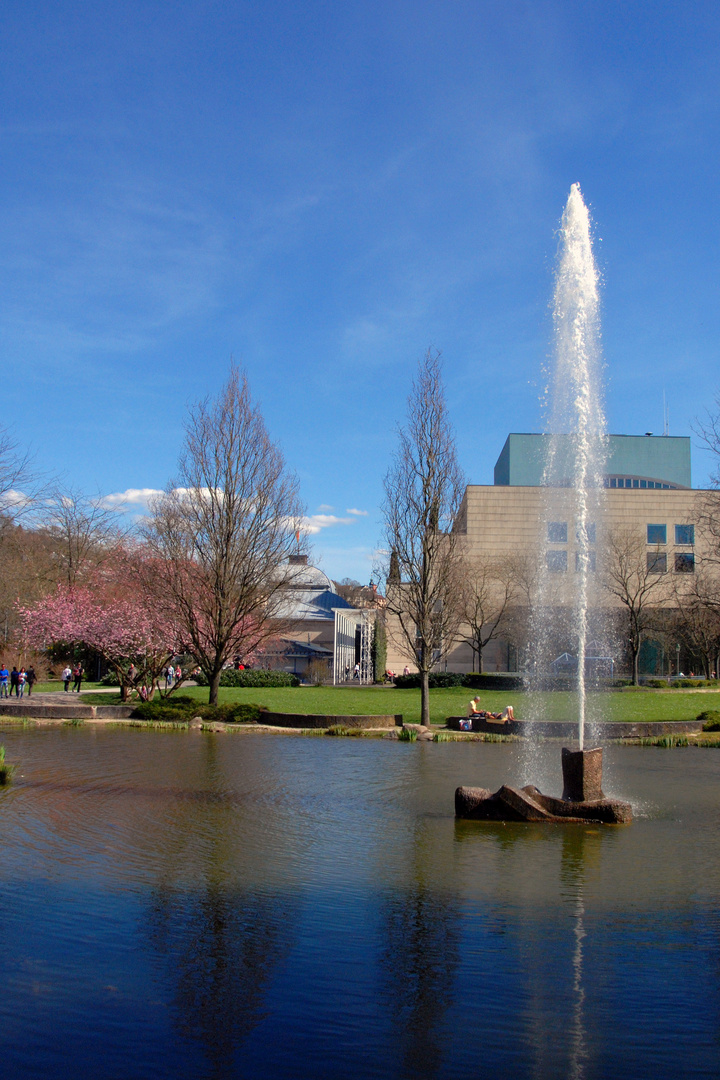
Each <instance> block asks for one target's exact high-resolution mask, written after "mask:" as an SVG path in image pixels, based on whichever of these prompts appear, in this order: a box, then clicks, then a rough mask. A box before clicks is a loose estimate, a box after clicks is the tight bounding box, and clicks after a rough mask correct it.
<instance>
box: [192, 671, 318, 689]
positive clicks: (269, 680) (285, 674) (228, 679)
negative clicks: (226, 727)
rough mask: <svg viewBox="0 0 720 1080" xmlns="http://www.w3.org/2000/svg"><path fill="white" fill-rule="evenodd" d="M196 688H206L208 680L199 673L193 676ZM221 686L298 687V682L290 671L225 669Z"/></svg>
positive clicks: (221, 678) (221, 677)
mask: <svg viewBox="0 0 720 1080" xmlns="http://www.w3.org/2000/svg"><path fill="white" fill-rule="evenodd" d="M195 682H196V683H197V684H198V686H207V685H208V680H207V678H206V677H205V674H204V673H203V672H202V671H200V672H198V674H197V675H196V676H195ZM220 685H221V686H234V687H238V686H249V687H258V686H275V687H277V686H299V685H300V680H299V679H298V677H297V675H293V674H292V673H291V672H290V671H271V670H268V669H267V668H245V670H244V671H238V670H237V669H236V668H226V669H225V671H223V673H222V675H221V676H220Z"/></svg>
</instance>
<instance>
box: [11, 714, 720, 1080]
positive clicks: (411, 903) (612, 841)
mask: <svg viewBox="0 0 720 1080" xmlns="http://www.w3.org/2000/svg"><path fill="white" fill-rule="evenodd" d="M2 741H3V742H4V743H5V745H6V749H7V757H8V759H9V760H11V761H13V762H16V763H17V766H18V767H17V772H16V778H15V782H14V783H13V785H12V786H11V787H10V788H9V789H6V790H4V791H2V793H0V830H1V833H0V835H2V845H3V846H2V852H3V857H2V860H1V861H0V915H1V916H2V927H3V935H2V952H1V953H0V956H1V957H2V972H3V978H2V982H1V983H0V1061H1V1062H2V1066H1V1067H2V1077H3V1080H11V1078H15V1077H23V1078H35V1077H37V1078H40V1077H54V1078H57V1077H65V1076H67V1077H73V1078H82V1077H92V1078H118V1080H130V1078H140V1077H148V1078H150V1077H152V1078H162V1077H168V1078H180V1080H182V1078H185V1077H188V1078H189V1077H192V1078H194V1080H198V1078H202V1077H208V1078H224V1077H248V1078H252V1077H263V1078H264V1080H268V1078H274V1077H283V1078H285V1077H287V1078H293V1080H295V1078H300V1080H303V1078H308V1080H310V1078H312V1080H318V1078H325V1077H328V1078H334V1077H346V1076H347V1077H408V1078H411V1077H412V1078H416V1077H417V1078H435V1077H437V1078H445V1077H448V1078H449V1077H458V1078H466V1077H467V1078H476V1077H480V1078H482V1077H488V1078H490V1077H492V1078H494V1080H498V1078H504V1077H513V1078H514V1080H517V1078H518V1077H532V1078H545V1077H547V1078H552V1080H556V1078H562V1077H571V1078H578V1080H582V1078H587V1080H592V1078H602V1080H605V1078H611V1077H623V1078H634V1077H651V1078H653V1080H659V1078H664V1077H673V1078H677V1077H686V1076H687V1077H690V1076H692V1077H719V1076H720V1064H719V1062H720V1017H719V1016H718V1013H719V1011H720V993H719V990H720V985H719V984H720V914H719V912H718V900H719V898H720V857H719V856H720V797H719V792H720V788H719V781H720V750H698V749H687V750H680V749H675V750H660V749H654V748H650V749H640V748H611V749H608V750H606V753H605V762H606V765H605V768H606V776H608V779H609V782H608V783H606V784H605V787H606V790H609V791H611V792H612V793H613V794H616V795H619V796H622V797H624V798H627V799H629V800H630V801H631V802H632V803H633V804H634V805H635V807H636V812H637V814H638V816H637V818H636V820H635V822H634V823H633V825H631V826H630V827H627V828H614V829H613V828H603V827H600V826H598V827H584V826H565V827H562V828H560V827H555V826H528V825H524V826H523V825H514V826H511V825H507V826H502V825H488V824H480V823H473V822H455V820H454V817H453V792H454V789H455V787H456V786H457V785H458V784H463V783H474V784H481V785H483V786H487V787H491V788H496V787H498V786H499V785H500V784H501V783H502V782H504V781H510V782H522V781H524V780H525V779H530V777H525V776H523V775H522V771H523V764H522V761H523V759H522V758H521V756H520V751H519V749H518V747H517V746H516V745H514V744H513V745H492V744H480V743H476V744H470V745H460V744H452V743H450V744H437V745H436V744H399V743H392V742H384V741H376V740H359V739H329V738H282V737H278V736H272V735H271V736H262V735H257V736H248V737H243V736H240V735H234V736H233V735H226V736H215V735H210V734H205V733H196V732H168V733H163V732H153V731H143V730H137V729H129V730H122V729H103V728H94V727H90V726H88V727H87V728H72V727H63V728H48V729H38V730H25V731H23V730H20V729H17V728H15V729H6V730H4V731H3V732H2ZM541 753H542V755H544V758H543V759H541V760H540V761H539V762H537V763H536V764H537V767H538V768H539V769H540V770H541V772H542V773H543V776H542V777H541V779H542V781H543V786H544V787H545V788H546V789H548V790H550V788H549V786H548V782H547V777H548V776H550V775H552V774H553V773H555V775H556V781H555V783H554V785H553V787H554V789H555V790H558V789H559V788H560V776H559V747H558V746H557V745H552V744H547V745H546V746H545V747H544V748H543V750H542V752H541Z"/></svg>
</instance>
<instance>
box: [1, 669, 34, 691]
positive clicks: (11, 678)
mask: <svg viewBox="0 0 720 1080" xmlns="http://www.w3.org/2000/svg"><path fill="white" fill-rule="evenodd" d="M36 682H37V675H36V674H35V668H34V667H33V666H32V664H31V665H30V667H29V668H28V669H27V670H26V669H25V668H24V667H21V668H20V670H19V671H18V669H17V668H16V667H14V668H13V669H12V671H8V669H7V667H6V665H5V661H4V660H3V662H2V666H1V667H0V698H3V697H6V698H9V697H12V694H13V690H14V691H15V696H16V697H19V698H21V697H24V695H25V687H26V686H27V692H28V697H30V695H31V694H32V688H33V686H34V685H35V683H36Z"/></svg>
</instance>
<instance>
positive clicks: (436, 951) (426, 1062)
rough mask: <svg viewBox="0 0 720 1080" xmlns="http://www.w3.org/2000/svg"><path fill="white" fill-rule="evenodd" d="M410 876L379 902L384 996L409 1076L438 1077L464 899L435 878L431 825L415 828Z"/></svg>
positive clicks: (452, 995)
mask: <svg viewBox="0 0 720 1080" xmlns="http://www.w3.org/2000/svg"><path fill="white" fill-rule="evenodd" d="M410 863H411V869H410V881H409V885H408V887H407V888H406V889H405V890H404V891H402V892H397V893H393V894H392V895H390V896H386V897H385V898H384V899H383V902H382V903H381V906H380V919H381V924H382V927H383V930H382V939H383V940H382V945H381V953H380V968H381V973H382V974H381V983H380V998H381V1003H382V1006H383V1007H384V1009H386V1010H387V1012H388V1014H389V1015H391V1016H393V1018H394V1024H395V1034H396V1038H397V1040H398V1046H399V1053H400V1058H401V1074H400V1075H402V1076H405V1077H415V1078H417V1077H423V1078H425V1077H427V1078H431V1077H435V1076H437V1075H438V1073H439V1071H440V1067H441V1064H442V1061H443V1057H444V1051H445V1046H444V1041H445V1032H444V1024H443V1021H444V1018H445V1014H446V1012H447V1011H448V1010H450V1009H451V1008H453V1007H454V1006H457V1005H458V1004H459V1003H458V1002H457V1000H456V994H455V973H456V969H457V965H458V959H459V942H460V929H459V927H460V922H459V912H460V902H459V898H458V896H457V894H456V893H453V892H452V891H451V890H449V889H447V888H438V885H437V882H433V865H434V859H433V856H432V852H431V839H430V830H428V828H427V827H426V823H425V822H424V821H420V822H419V823H418V824H417V827H416V829H415V835H414V838H413V842H412V851H411V856H410Z"/></svg>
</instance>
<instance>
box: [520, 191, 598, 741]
mask: <svg viewBox="0 0 720 1080" xmlns="http://www.w3.org/2000/svg"><path fill="white" fill-rule="evenodd" d="M599 307H600V298H599V290H598V272H597V268H596V266H595V260H594V258H593V253H592V242H591V229H590V215H589V214H588V210H587V207H586V206H585V203H584V202H583V198H582V194H581V192H580V186H579V185H578V184H573V185H572V188H571V189H570V195H569V197H568V200H567V204H566V206H565V211H564V213H563V216H562V221H561V224H560V248H559V254H558V264H557V271H556V276H555V291H554V297H553V313H554V329H555V348H554V365H553V371H552V373H551V379H550V383H549V386H548V390H547V400H546V417H545V436H546V437H545V455H546V456H545V466H544V470H543V486H544V489H545V498H544V508H545V519H546V520H545V522H544V551H543V553H542V558H541V561H540V565H541V572H540V579H539V583H538V602H537V604H536V606H535V611H534V615H533V620H532V624H533V625H532V640H533V642H534V644H535V645H536V646H537V649H536V652H535V658H536V663H535V674H536V676H538V677H542V676H543V675H547V674H548V673H550V671H551V670H552V668H551V665H552V663H553V662H557V661H556V658H557V656H558V652H560V653H561V654H562V653H563V652H564V651H565V650H567V652H568V654H569V655H571V656H573V655H574V657H575V658H576V668H577V711H578V743H579V747H580V749H581V750H582V749H583V746H584V739H585V719H586V717H585V713H586V665H587V656H588V651H587V646H588V640H589V613H590V606H591V596H592V592H593V582H594V576H595V539H596V528H597V524H598V522H599V521H600V520H601V513H602V502H603V494H604V489H603V478H604V474H605V471H606V458H607V433H606V426H605V415H604V409H603V393H602V352H601V347H600V323H599ZM573 554H574V566H573V562H572V559H571V558H570V557H571V556H572V555H573ZM558 570H563V571H566V573H564V574H562V575H560V574H558ZM597 633H598V631H597V628H596V634H597Z"/></svg>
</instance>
